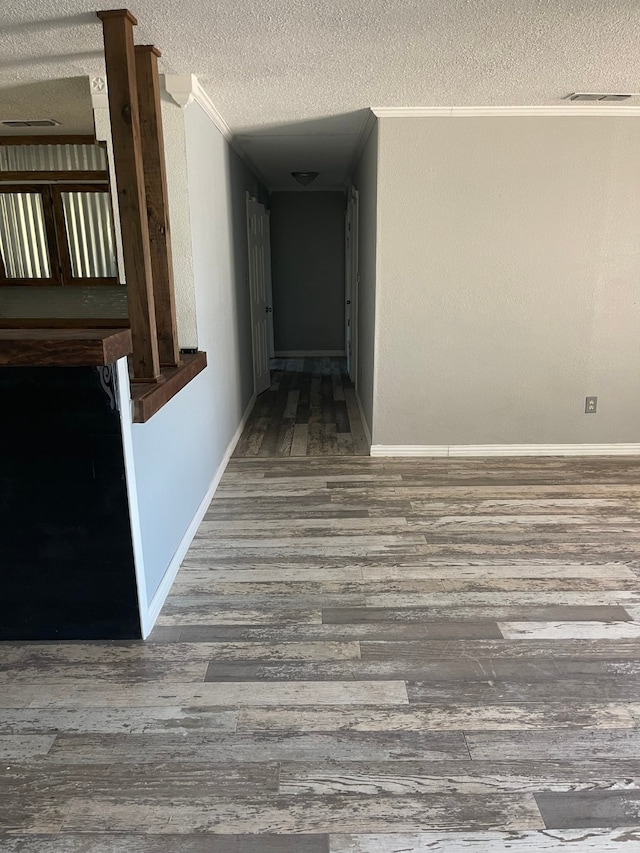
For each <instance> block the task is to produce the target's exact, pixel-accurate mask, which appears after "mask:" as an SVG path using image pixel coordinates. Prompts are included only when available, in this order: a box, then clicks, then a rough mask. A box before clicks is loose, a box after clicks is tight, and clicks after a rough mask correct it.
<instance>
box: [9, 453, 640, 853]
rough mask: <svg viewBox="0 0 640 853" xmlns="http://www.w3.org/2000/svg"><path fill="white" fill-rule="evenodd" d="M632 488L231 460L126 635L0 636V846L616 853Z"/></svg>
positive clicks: (100, 851) (639, 570) (636, 593)
mask: <svg viewBox="0 0 640 853" xmlns="http://www.w3.org/2000/svg"><path fill="white" fill-rule="evenodd" d="M639 474H640V459H637V458H629V459H623V458H617V459H616V458H610V459H595V458H590V459H552V458H546V459H531V458H529V459H492V460H457V459H398V460H390V459H370V458H365V457H356V456H352V457H349V458H338V457H333V458H308V459H298V460H296V459H275V458H256V459H232V460H231V462H230V463H229V466H228V470H227V472H226V473H225V475H224V477H223V480H222V482H221V484H220V487H219V489H218V492H217V493H216V496H215V498H214V500H213V502H212V504H211V506H210V508H209V510H208V512H207V515H206V517H205V519H204V521H203V522H202V525H201V527H200V529H199V532H198V534H197V536H196V538H195V540H194V542H193V545H192V547H191V549H190V550H189V553H188V555H187V557H186V559H185V561H184V565H183V567H182V569H181V570H180V573H179V575H178V578H177V580H176V583H175V585H174V587H173V589H172V592H171V595H170V597H169V598H168V600H167V602H166V605H165V607H164V608H163V611H162V613H161V615H160V617H159V620H158V624H157V627H156V628H155V629H154V632H153V633H152V635H151V638H150V640H149V641H148V642H146V643H130V642H117V643H66V644H57V643H3V644H2V645H1V646H0V660H1V662H2V668H1V670H0V681H1V683H2V689H0V757H1V758H2V763H1V764H0V833H3V834H0V850H1V851H2V853H18V851H19V853H399V851H402V853H426V851H430V853H431V851H446V853H459V852H460V853H461V852H462V851H469V853H503V851H504V853H506V851H509V853H514V851H515V853H522V851H527V853H534V851H535V853H538V851H543V853H544V852H545V851H557V850H567V851H572V852H574V853H587V851H593V853H596V851H597V853H602V851H605V853H606V851H620V853H627V851H628V853H631V851H636V850H640V641H639V637H640V588H639V577H640V562H639V558H638V544H639V541H640V501H639V499H640V489H639V488H638V485H637V484H638V475H639Z"/></svg>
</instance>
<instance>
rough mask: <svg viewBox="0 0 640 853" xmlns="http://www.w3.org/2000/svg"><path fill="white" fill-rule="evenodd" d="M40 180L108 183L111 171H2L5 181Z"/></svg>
mask: <svg viewBox="0 0 640 853" xmlns="http://www.w3.org/2000/svg"><path fill="white" fill-rule="evenodd" d="M38 181H40V182H41V183H46V184H52V183H56V182H57V181H64V183H69V181H84V183H92V184H97V183H101V184H108V183H109V173H108V172H103V171H81V170H80V169H78V170H77V171H73V170H71V169H69V170H64V171H63V170H62V169H60V170H57V171H56V170H51V171H48V172H36V171H29V172H8V171H7V172H3V171H0V182H3V183H14V184H17V183H21V184H24V183H27V184H33V183H35V182H38Z"/></svg>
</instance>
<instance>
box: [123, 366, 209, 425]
mask: <svg viewBox="0 0 640 853" xmlns="http://www.w3.org/2000/svg"><path fill="white" fill-rule="evenodd" d="M206 366H207V354H206V352H196V353H193V355H183V356H182V363H181V364H180V365H179V366H178V367H171V368H163V369H162V373H161V374H160V378H159V379H158V381H157V382H154V383H150V382H135V383H132V385H131V399H132V400H133V422H134V423H136V424H143V423H146V421H148V420H149V418H150V417H152V415H155V413H156V412H157V411H159V410H160V409H161V408H162V407H163V406H164V405H165V404H166V403H168V402H169V400H170V399H171V398H172V397H175V396H176V394H177V393H178V391H181V390H182V389H183V388H184V387H185V385H188V384H189V382H191V380H192V379H193V378H194V377H196V376H197V375H198V373H201V372H202V371H203V370H204V369H205V367H206Z"/></svg>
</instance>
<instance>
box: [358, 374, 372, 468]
mask: <svg viewBox="0 0 640 853" xmlns="http://www.w3.org/2000/svg"><path fill="white" fill-rule="evenodd" d="M355 396H356V403H357V404H358V411H359V412H360V420H361V421H362V429H363V430H364V437H365V438H366V439H367V444H368V445H369V455H370V456H373V453H372V452H371V451H372V450H373V447H372V445H371V430H370V429H369V424H368V423H367V419H366V418H365V416H364V409H363V408H362V401H361V400H360V394H358V389H357V388H356V392H355Z"/></svg>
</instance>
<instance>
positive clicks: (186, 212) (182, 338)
mask: <svg viewBox="0 0 640 853" xmlns="http://www.w3.org/2000/svg"><path fill="white" fill-rule="evenodd" d="M160 108H161V110H162V132H163V135H164V154H165V164H166V172H167V194H168V199H169V226H170V229H171V253H172V257H173V284H174V292H175V300H176V324H177V327H178V343H179V345H180V346H181V347H182V348H183V349H197V347H198V321H197V317H196V291H195V285H194V278H193V249H192V246H191V221H190V209H189V176H188V172H187V143H186V138H185V136H186V133H185V115H184V111H183V109H182V107H179V106H178V105H177V104H176V102H175V101H174V100H173V99H172V98H171V97H170V96H169V95H168V94H167V93H166V92H164V91H163V92H161V100H160Z"/></svg>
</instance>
